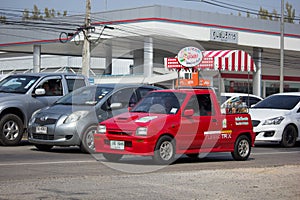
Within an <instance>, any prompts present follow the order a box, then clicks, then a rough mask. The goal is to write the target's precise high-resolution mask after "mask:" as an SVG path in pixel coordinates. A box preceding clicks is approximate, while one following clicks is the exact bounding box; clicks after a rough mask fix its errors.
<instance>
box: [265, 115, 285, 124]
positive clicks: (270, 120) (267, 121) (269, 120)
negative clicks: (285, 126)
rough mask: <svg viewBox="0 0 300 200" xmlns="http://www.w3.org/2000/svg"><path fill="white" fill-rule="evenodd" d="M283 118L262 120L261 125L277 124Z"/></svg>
mask: <svg viewBox="0 0 300 200" xmlns="http://www.w3.org/2000/svg"><path fill="white" fill-rule="evenodd" d="M282 120H284V117H282V116H280V117H275V118H271V119H267V120H265V121H264V123H263V125H278V124H280V123H281V122H282Z"/></svg>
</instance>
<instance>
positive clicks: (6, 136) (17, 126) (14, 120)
mask: <svg viewBox="0 0 300 200" xmlns="http://www.w3.org/2000/svg"><path fill="white" fill-rule="evenodd" d="M23 132H24V125H23V122H22V120H21V119H20V118H19V117H18V116H17V115H14V114H7V115H4V116H3V117H2V119H1V120H0V143H1V144H2V145H4V146H14V145H18V144H19V143H20V141H21V139H22V137H23Z"/></svg>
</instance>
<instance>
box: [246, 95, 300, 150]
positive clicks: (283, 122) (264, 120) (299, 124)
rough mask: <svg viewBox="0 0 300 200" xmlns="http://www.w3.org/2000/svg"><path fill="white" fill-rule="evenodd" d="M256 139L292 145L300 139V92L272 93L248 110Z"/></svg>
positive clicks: (285, 145)
mask: <svg viewBox="0 0 300 200" xmlns="http://www.w3.org/2000/svg"><path fill="white" fill-rule="evenodd" d="M249 114H250V115H251V119H252V124H253V130H254V132H256V139H255V140H256V141H272V142H280V144H281V145H282V146H283V147H293V146H294V145H295V143H296V141H300V136H299V130H300V92H293V93H292V92H290V93H279V94H273V95H271V96H269V97H267V98H266V99H264V100H262V101H261V102H259V103H258V104H256V105H255V106H254V107H252V108H251V109H250V111H249Z"/></svg>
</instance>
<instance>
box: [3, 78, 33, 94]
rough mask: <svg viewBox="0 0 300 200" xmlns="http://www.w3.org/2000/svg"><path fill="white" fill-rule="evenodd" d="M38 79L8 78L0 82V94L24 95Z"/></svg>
mask: <svg viewBox="0 0 300 200" xmlns="http://www.w3.org/2000/svg"><path fill="white" fill-rule="evenodd" d="M38 79H39V77H37V76H21V75H18V76H8V77H6V78H5V79H3V80H2V81H1V82H0V92H5V93H21V94H25V93H26V92H27V91H28V90H29V89H30V88H31V86H32V85H33V84H34V83H35V82H36V81H37V80H38Z"/></svg>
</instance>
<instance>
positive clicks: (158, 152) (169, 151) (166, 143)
mask: <svg viewBox="0 0 300 200" xmlns="http://www.w3.org/2000/svg"><path fill="white" fill-rule="evenodd" d="M174 158H175V142H174V140H173V138H171V137H170V136H166V135H165V136H162V137H161V138H159V140H158V142H157V143H156V146H155V150H154V156H153V160H154V162H155V163H157V164H160V165H167V164H171V163H173V162H174Z"/></svg>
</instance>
